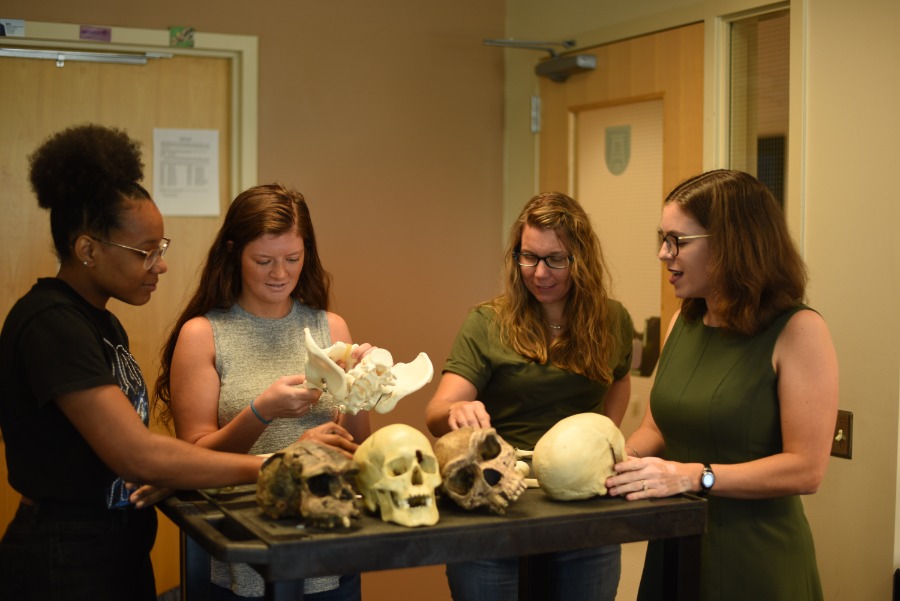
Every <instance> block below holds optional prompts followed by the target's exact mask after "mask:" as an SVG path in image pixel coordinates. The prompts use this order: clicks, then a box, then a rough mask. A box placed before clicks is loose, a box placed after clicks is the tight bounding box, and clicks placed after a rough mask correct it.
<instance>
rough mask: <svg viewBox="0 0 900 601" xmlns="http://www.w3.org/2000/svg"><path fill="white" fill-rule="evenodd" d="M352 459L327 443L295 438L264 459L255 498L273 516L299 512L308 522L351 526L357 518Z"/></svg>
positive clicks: (281, 516)
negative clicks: (352, 521)
mask: <svg viewBox="0 0 900 601" xmlns="http://www.w3.org/2000/svg"><path fill="white" fill-rule="evenodd" d="M354 473H355V471H354V469H353V462H352V461H351V460H350V459H348V458H347V457H344V456H343V455H342V454H340V453H339V452H337V451H335V450H334V449H331V448H329V447H326V446H323V445H320V444H318V443H315V442H311V441H305V440H303V441H299V442H295V443H294V444H292V445H291V446H289V447H287V448H286V449H284V450H282V451H279V452H277V453H274V454H273V455H272V456H271V457H269V458H268V459H267V460H266V461H265V463H263V466H262V469H261V470H260V473H259V480H258V482H257V487H256V502H257V503H258V504H259V506H260V507H261V508H262V510H263V511H264V512H265V513H266V515H269V516H271V517H273V518H283V517H291V516H301V517H302V518H303V519H304V521H305V522H306V523H307V524H309V525H310V526H314V527H318V528H337V527H340V526H343V527H344V528H347V527H349V526H350V523H351V519H353V520H355V519H358V518H359V509H358V508H357V506H356V503H355V498H356V495H355V493H354V491H353V487H352V485H351V483H350V480H349V478H350V477H352V476H353V474H354Z"/></svg>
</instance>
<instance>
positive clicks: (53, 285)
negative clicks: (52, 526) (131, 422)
mask: <svg viewBox="0 0 900 601" xmlns="http://www.w3.org/2000/svg"><path fill="white" fill-rule="evenodd" d="M109 384H115V385H118V386H119V387H120V388H121V389H122V391H123V392H124V393H125V395H126V396H127V397H128V398H129V399H130V400H131V402H132V404H133V405H134V407H135V410H136V411H137V412H138V414H139V415H140V417H141V419H142V420H143V421H144V424H147V423H148V413H149V412H148V397H147V387H146V384H145V383H144V378H143V375H142V374H141V371H140V369H139V368H138V366H137V364H136V363H135V361H134V358H133V357H132V356H131V354H130V353H129V352H128V336H127V334H126V333H125V330H124V329H123V328H122V324H121V323H120V322H119V320H118V319H116V317H115V316H114V315H113V314H112V313H110V312H109V311H105V310H101V309H97V308H96V307H94V306H92V305H91V304H90V303H88V302H87V301H86V300H85V299H84V298H82V297H81V296H80V295H78V294H77V293H76V292H75V291H74V290H73V289H72V288H71V287H70V286H69V285H68V284H66V283H65V282H63V281H62V280H59V279H56V278H43V279H39V280H38V281H37V283H36V284H35V285H34V286H33V287H32V289H31V290H30V291H29V292H28V293H27V294H26V295H25V296H23V297H22V298H20V299H19V300H18V302H16V304H15V305H14V306H13V308H12V310H10V312H9V314H8V315H7V316H6V320H5V322H4V324H3V330H2V333H0V430H2V433H3V438H4V442H5V443H6V463H7V467H8V468H9V482H10V484H11V485H12V487H13V488H14V489H16V490H17V491H18V492H20V493H21V494H22V495H24V496H26V497H29V498H31V499H35V500H39V501H61V502H65V503H70V504H79V505H90V506H95V507H121V506H126V505H127V500H123V499H127V496H126V494H125V491H124V482H123V481H122V480H121V478H117V477H116V475H115V474H114V473H113V472H112V471H111V470H110V469H109V468H108V467H107V466H106V465H105V464H104V463H103V462H102V461H100V458H99V457H97V455H96V454H95V453H94V451H93V450H92V449H91V448H90V446H89V445H88V444H87V442H86V441H85V440H84V439H83V438H82V437H81V435H80V434H79V433H78V431H77V430H76V429H75V427H74V426H73V425H72V423H71V422H69V420H68V419H67V418H66V416H65V415H64V414H63V413H62V412H61V411H60V410H59V408H58V407H57V405H56V403H55V402H53V401H54V400H55V399H56V398H58V397H60V396H61V395H63V394H66V393H71V392H76V391H79V390H87V389H90V388H95V387H98V386H105V385H109Z"/></svg>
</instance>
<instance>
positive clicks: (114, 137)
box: [29, 124, 144, 209]
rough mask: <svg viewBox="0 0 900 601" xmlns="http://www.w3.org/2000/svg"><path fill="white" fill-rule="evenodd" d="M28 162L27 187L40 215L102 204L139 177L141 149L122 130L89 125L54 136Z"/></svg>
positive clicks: (142, 169) (73, 128)
mask: <svg viewBox="0 0 900 601" xmlns="http://www.w3.org/2000/svg"><path fill="white" fill-rule="evenodd" d="M29 162H30V166H31V171H30V179H31V187H32V189H33V190H34V192H35V194H36V195H37V199H38V205H40V206H41V207H42V208H45V209H54V208H61V207H62V206H63V205H68V208H69V209H73V208H75V206H81V207H84V206H86V205H91V204H96V203H98V202H104V201H105V200H106V199H110V198H114V197H115V196H117V192H120V191H122V190H124V189H127V188H128V187H130V186H133V185H134V184H136V183H137V182H139V181H140V180H141V179H143V177H144V163H143V162H142V160H141V151H140V143H139V142H137V141H135V140H132V139H131V138H129V137H128V135H127V134H126V133H125V132H124V131H122V130H119V129H115V128H110V127H104V126H101V125H94V124H87V125H79V126H75V127H70V128H68V129H65V130H63V131H61V132H58V133H56V134H53V135H52V136H50V137H49V138H48V139H47V140H46V141H45V142H44V143H43V144H41V146H40V147H39V148H38V149H37V150H36V151H35V152H34V154H32V155H31V156H30V157H29ZM73 205H74V206H73Z"/></svg>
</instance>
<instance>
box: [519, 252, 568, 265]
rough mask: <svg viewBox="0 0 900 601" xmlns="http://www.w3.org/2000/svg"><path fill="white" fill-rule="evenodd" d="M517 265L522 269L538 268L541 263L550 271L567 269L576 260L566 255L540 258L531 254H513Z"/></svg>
mask: <svg viewBox="0 0 900 601" xmlns="http://www.w3.org/2000/svg"><path fill="white" fill-rule="evenodd" d="M513 257H514V258H515V259H516V263H518V264H519V265H521V266H522V267H537V265H538V263H540V262H541V261H543V262H544V264H545V265H546V266H547V267H549V268H550V269H565V268H566V267H568V266H569V263H571V262H572V261H574V260H575V257H572V256H568V257H567V256H565V255H550V256H547V257H539V256H537V255H534V254H531V253H518V252H517V253H513Z"/></svg>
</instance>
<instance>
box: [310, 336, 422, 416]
mask: <svg viewBox="0 0 900 601" xmlns="http://www.w3.org/2000/svg"><path fill="white" fill-rule="evenodd" d="M304 331H305V335H306V349H307V353H306V384H305V385H306V387H307V388H316V389H319V390H322V391H323V392H329V393H331V395H332V396H334V398H335V399H336V400H337V401H338V403H339V404H340V405H339V407H340V411H341V413H350V414H352V415H356V414H357V413H358V412H359V411H360V410H371V409H375V411H377V412H378V413H387V412H389V411H391V410H392V409H393V408H394V407H395V406H396V405H397V402H398V401H400V399H402V398H403V397H405V396H407V395H408V394H411V393H413V392H415V391H417V390H419V389H420V388H422V387H423V386H425V384H427V383H429V382H430V381H431V378H432V376H433V375H434V367H433V366H432V364H431V360H430V359H429V358H428V355H426V354H425V353H419V355H418V357H416V359H415V360H414V361H412V362H411V363H397V364H395V363H394V359H393V357H392V356H391V354H390V353H389V352H388V351H386V350H385V349H381V348H377V347H376V348H371V350H368V349H366V350H368V352H365V354H363V355H362V358H361V359H360V360H359V363H356V362H355V359H354V357H358V356H360V355H361V354H362V353H360V352H359V349H360V348H362V347H358V346H357V345H352V346H351V345H348V344H346V343H344V342H337V343H335V344H333V345H331V346H330V347H327V348H324V349H322V348H319V346H318V345H317V344H316V342H315V340H313V338H312V336H311V335H310V333H309V329H308V328H306V329H305V330H304ZM366 346H368V345H366ZM354 351H356V352H354ZM338 362H341V363H343V365H344V368H342V367H341V365H340V364H339V363H338Z"/></svg>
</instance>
